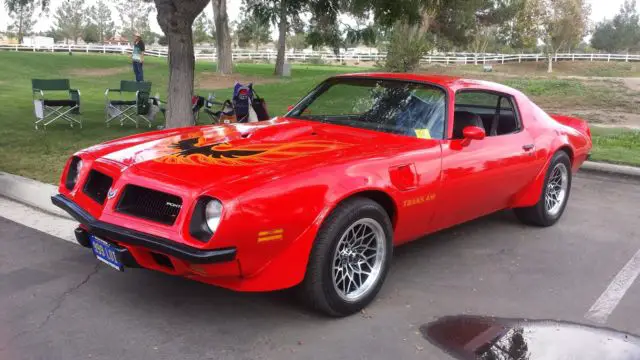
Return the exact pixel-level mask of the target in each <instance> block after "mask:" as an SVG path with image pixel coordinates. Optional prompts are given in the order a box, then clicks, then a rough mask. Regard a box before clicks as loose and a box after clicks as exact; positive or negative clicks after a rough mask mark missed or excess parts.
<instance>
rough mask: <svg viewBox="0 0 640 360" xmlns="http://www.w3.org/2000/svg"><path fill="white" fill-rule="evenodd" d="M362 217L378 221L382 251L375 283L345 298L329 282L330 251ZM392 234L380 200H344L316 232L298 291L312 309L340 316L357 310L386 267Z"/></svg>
mask: <svg viewBox="0 0 640 360" xmlns="http://www.w3.org/2000/svg"><path fill="white" fill-rule="evenodd" d="M362 219H372V220H374V221H375V222H377V223H378V224H379V225H380V227H381V228H382V231H383V233H384V236H385V246H386V251H385V253H384V256H383V257H382V262H381V264H382V265H381V267H380V272H379V276H378V278H377V280H376V281H375V283H373V284H372V285H371V287H370V288H369V290H368V291H366V292H365V293H364V294H363V295H362V297H361V298H359V299H357V300H355V301H347V300H345V299H343V298H342V297H341V296H340V295H339V293H338V290H337V289H336V286H334V283H333V275H332V268H333V260H334V252H335V251H336V247H337V246H338V243H339V241H340V238H341V237H342V234H344V233H345V232H346V231H347V230H348V229H349V228H350V227H351V225H353V224H355V223H356V222H358V221H361V220H362ZM367 221H368V220H367ZM392 237H393V227H392V225H391V221H390V220H389V216H388V215H387V212H386V211H385V210H384V208H383V207H382V206H380V204H378V203H377V202H375V201H373V200H370V199H367V198H360V197H356V198H352V199H348V200H346V201H344V202H343V203H341V204H340V205H338V207H337V208H336V209H335V210H334V211H333V212H332V213H331V214H330V215H329V217H328V218H327V219H326V220H325V221H324V223H323V224H322V226H321V228H320V231H319V232H318V235H317V236H316V239H315V242H314V244H313V248H312V250H311V255H310V257H309V263H308V265H307V271H306V274H305V278H304V280H303V281H302V283H301V284H300V286H298V288H297V290H298V295H299V296H300V297H301V298H302V300H303V301H304V302H305V303H306V304H307V305H308V306H309V307H311V308H312V309H313V310H316V311H319V312H322V313H324V314H326V315H329V316H334V317H342V316H347V315H351V314H353V313H355V312H358V311H360V310H361V309H362V308H364V307H365V306H367V305H368V304H369V303H370V302H371V301H372V300H373V299H374V298H375V296H376V295H377V294H378V292H379V291H380V288H381V287H382V283H383V282H384V279H385V277H386V275H387V272H388V271H389V266H390V263H391V257H392V254H393V241H392Z"/></svg>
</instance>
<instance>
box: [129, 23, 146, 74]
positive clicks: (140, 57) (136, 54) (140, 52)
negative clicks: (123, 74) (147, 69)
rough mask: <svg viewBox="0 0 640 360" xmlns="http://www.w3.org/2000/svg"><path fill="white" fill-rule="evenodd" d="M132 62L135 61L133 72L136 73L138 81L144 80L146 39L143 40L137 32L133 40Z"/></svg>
mask: <svg viewBox="0 0 640 360" xmlns="http://www.w3.org/2000/svg"><path fill="white" fill-rule="evenodd" d="M131 62H132V63H133V73H134V74H135V75H136V81H144V73H143V72H142V64H143V63H144V41H142V38H141V37H140V34H136V36H135V40H134V42H133V52H132V53H131Z"/></svg>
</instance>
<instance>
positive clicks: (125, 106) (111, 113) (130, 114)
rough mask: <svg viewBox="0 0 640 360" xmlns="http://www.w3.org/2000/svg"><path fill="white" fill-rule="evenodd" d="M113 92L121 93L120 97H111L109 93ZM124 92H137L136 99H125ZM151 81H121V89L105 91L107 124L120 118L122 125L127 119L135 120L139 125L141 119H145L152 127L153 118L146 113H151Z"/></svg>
mask: <svg viewBox="0 0 640 360" xmlns="http://www.w3.org/2000/svg"><path fill="white" fill-rule="evenodd" d="M112 92H118V93H119V94H120V98H119V99H111V98H110V97H109V94H110V93H112ZM123 93H125V94H126V93H132V94H133V93H135V98H134V99H127V100H125V99H123V98H122V95H123ZM150 93H151V83H150V82H144V81H127V80H122V81H120V88H119V89H107V90H106V91H105V92H104V97H105V99H106V106H105V123H106V124H107V126H109V124H110V123H111V121H113V120H118V121H119V122H120V126H123V125H124V123H125V121H127V120H128V121H131V122H133V123H134V124H135V125H136V127H138V121H139V119H141V120H143V121H145V122H146V123H147V125H148V126H149V127H151V120H149V119H148V118H147V117H145V115H147V114H148V113H149V109H150V107H151V104H150V101H149V100H150Z"/></svg>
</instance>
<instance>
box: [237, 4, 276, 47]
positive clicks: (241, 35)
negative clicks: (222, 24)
mask: <svg viewBox="0 0 640 360" xmlns="http://www.w3.org/2000/svg"><path fill="white" fill-rule="evenodd" d="M244 13H245V16H243V17H242V19H241V20H240V23H239V24H238V30H237V31H236V32H237V34H238V45H239V46H240V47H246V46H247V45H249V44H253V46H254V47H255V49H256V51H257V50H258V48H259V47H260V45H261V44H264V43H268V42H269V41H271V34H270V32H271V29H270V27H269V22H268V21H265V20H264V19H261V18H258V17H255V16H251V15H248V16H247V12H246V11H245V12H244Z"/></svg>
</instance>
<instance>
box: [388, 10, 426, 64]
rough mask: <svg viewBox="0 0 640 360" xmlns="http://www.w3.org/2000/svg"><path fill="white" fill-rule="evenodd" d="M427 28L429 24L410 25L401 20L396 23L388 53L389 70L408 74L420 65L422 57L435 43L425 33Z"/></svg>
mask: <svg viewBox="0 0 640 360" xmlns="http://www.w3.org/2000/svg"><path fill="white" fill-rule="evenodd" d="M426 26H428V24H424V23H423V24H409V23H407V22H405V21H401V20H398V21H397V22H396V24H395V25H394V26H393V30H392V32H391V41H390V43H389V49H388V52H387V59H386V64H385V67H386V68H387V70H389V71H399V72H408V71H413V70H415V69H416V68H417V67H418V66H419V65H420V59H421V58H422V55H424V54H425V53H427V52H428V51H429V50H430V49H431V48H432V47H433V42H432V41H431V39H429V38H428V36H427V33H426V32H425V31H424V28H425V27H426Z"/></svg>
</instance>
